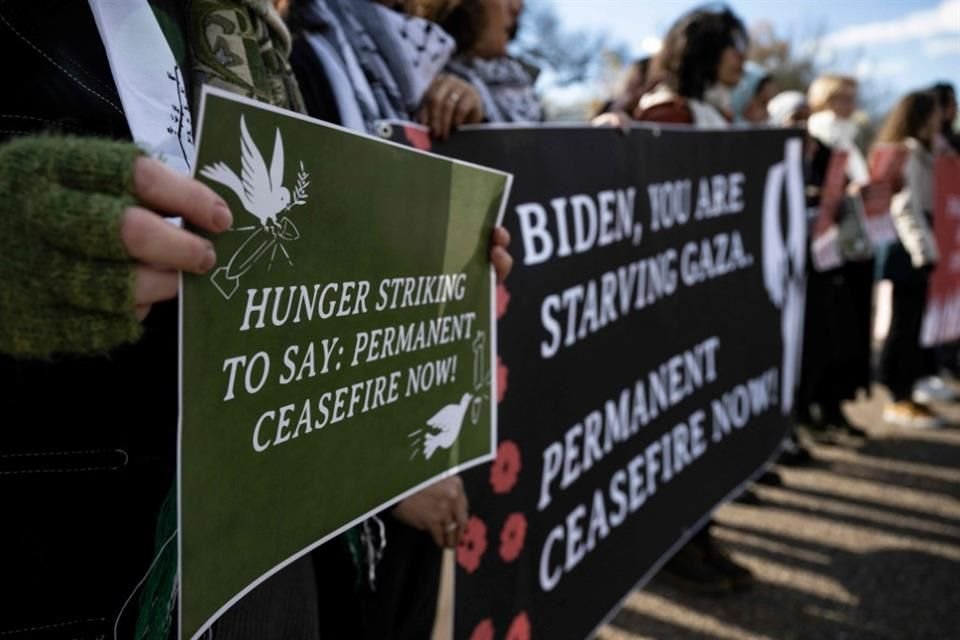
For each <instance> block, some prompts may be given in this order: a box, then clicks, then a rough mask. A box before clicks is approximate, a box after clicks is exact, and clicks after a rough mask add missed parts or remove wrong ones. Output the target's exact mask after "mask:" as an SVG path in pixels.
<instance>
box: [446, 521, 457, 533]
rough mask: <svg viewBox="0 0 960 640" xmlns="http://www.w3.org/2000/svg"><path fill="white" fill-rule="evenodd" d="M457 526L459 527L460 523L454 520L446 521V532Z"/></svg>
mask: <svg viewBox="0 0 960 640" xmlns="http://www.w3.org/2000/svg"><path fill="white" fill-rule="evenodd" d="M459 527H460V525H458V524H457V523H456V521H454V522H448V523H447V526H446V527H445V529H446V531H447V533H453V532H454V531H456V530H457V529H458V528H459Z"/></svg>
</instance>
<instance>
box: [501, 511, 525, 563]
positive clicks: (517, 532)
mask: <svg viewBox="0 0 960 640" xmlns="http://www.w3.org/2000/svg"><path fill="white" fill-rule="evenodd" d="M526 540H527V518H526V516H524V515H523V514H522V513H511V514H510V515H509V516H507V520H506V522H504V523H503V529H501V530H500V557H501V558H502V559H503V561H504V562H513V561H514V560H516V559H517V557H518V556H519V555H520V552H521V551H523V543H524V542H526Z"/></svg>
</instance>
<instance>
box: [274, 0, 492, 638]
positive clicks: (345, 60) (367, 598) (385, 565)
mask: <svg viewBox="0 0 960 640" xmlns="http://www.w3.org/2000/svg"><path fill="white" fill-rule="evenodd" d="M448 4H449V5H453V4H454V3H445V2H437V1H429V0H421V1H415V2H406V3H386V2H384V3H374V2H369V1H368V0H360V1H359V2H355V1H354V0H295V1H294V2H293V3H292V5H291V14H290V22H291V24H292V25H293V30H294V33H295V34H296V37H295V41H294V45H293V56H292V63H293V66H294V70H295V73H296V75H297V77H298V79H299V81H300V84H301V86H302V87H303V88H304V94H305V102H306V104H307V112H308V113H309V114H310V115H312V116H314V117H317V118H320V119H323V120H327V121H330V122H334V123H336V124H341V125H344V126H348V127H350V128H353V129H357V130H360V131H366V132H367V133H372V134H374V133H377V129H378V123H379V121H381V120H386V119H399V120H410V121H413V120H418V121H419V122H421V123H423V124H428V125H429V126H430V130H431V133H432V134H433V135H434V136H435V137H440V138H443V137H446V136H447V135H449V134H450V132H451V131H452V130H453V129H455V128H456V127H457V126H459V125H461V124H465V123H468V122H478V121H480V120H481V119H482V118H483V116H484V113H485V110H484V104H483V102H482V101H481V98H480V95H479V94H478V92H477V90H476V89H474V88H473V87H472V86H471V85H470V84H468V83H466V82H465V81H464V80H461V79H460V78H458V77H456V76H454V75H452V74H449V73H446V72H444V71H443V68H444V66H445V64H446V63H447V61H448V60H449V58H450V56H451V55H452V54H453V52H454V47H455V43H454V40H453V38H452V37H451V36H450V35H449V34H447V33H446V31H444V30H443V29H442V28H441V27H440V26H439V25H438V24H437V23H436V22H435V20H436V19H438V18H439V17H440V16H441V15H449V14H450V6H448ZM497 4H499V6H500V9H501V10H502V11H501V15H500V17H501V18H502V19H501V20H500V22H499V25H498V26H499V27H500V29H499V32H500V36H499V41H501V42H502V46H501V45H494V46H490V48H491V49H495V50H496V51H505V43H506V37H507V20H506V15H507V14H506V7H505V5H503V4H502V2H501V0H497ZM487 38H488V40H489V39H491V38H492V39H494V40H496V37H495V36H487ZM481 48H482V47H481ZM495 233H496V234H497V237H498V239H500V238H501V234H502V236H503V238H504V241H503V245H502V246H498V247H497V248H496V249H495V251H497V252H498V256H497V258H498V261H499V260H502V259H505V260H507V261H508V262H509V260H510V258H509V255H508V254H506V251H505V247H506V243H507V242H509V237H508V236H507V235H506V231H505V230H504V229H502V228H499V229H497V230H496V232H495ZM501 252H502V253H501ZM498 275H503V276H504V277H505V273H502V272H501V273H499V274H498ZM467 509H468V503H467V496H466V494H465V492H464V488H463V483H462V481H461V480H460V478H459V477H454V478H448V479H445V480H442V481H440V482H437V483H435V484H433V485H431V486H430V487H428V488H426V489H424V490H422V491H420V492H418V493H416V494H414V495H413V496H411V497H409V498H406V499H405V500H403V501H401V502H400V503H399V504H398V505H397V506H396V507H395V508H393V509H392V510H390V511H389V512H388V513H384V514H381V516H378V517H376V518H373V519H371V520H369V521H368V522H367V523H365V524H364V525H363V526H362V528H361V531H360V532H359V533H360V536H361V538H362V544H360V545H356V541H355V540H350V539H348V538H342V539H339V540H335V541H332V542H331V543H328V544H327V545H324V546H323V547H320V548H319V549H317V550H316V551H315V552H314V553H313V558H314V561H315V564H316V566H317V573H318V578H319V581H318V589H319V591H320V599H321V601H322V602H324V603H326V606H327V607H328V609H327V611H328V614H327V615H325V616H324V617H323V620H322V621H321V631H322V633H323V635H325V636H327V637H331V638H340V637H361V638H371V639H374V638H375V639H377V640H389V639H391V638H396V639H406V638H409V639H414V638H423V637H429V634H430V630H431V628H432V626H433V621H434V616H435V610H436V603H437V595H438V590H439V580H440V566H441V560H442V549H443V548H444V547H448V548H452V547H455V546H456V545H457V543H458V542H459V539H460V535H461V534H462V533H463V528H464V525H465V524H466V519H467ZM370 549H374V550H375V551H374V552H373V553H372V554H371V553H369V550H370ZM364 555H367V556H370V557H366V558H365V559H364V560H363V562H359V563H358V562H357V561H356V558H357V557H358V556H361V557H362V556H364ZM358 565H359V566H358ZM358 569H360V570H361V579H360V580H356V579H355V576H356V575H357V570H358Z"/></svg>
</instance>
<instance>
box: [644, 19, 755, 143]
mask: <svg viewBox="0 0 960 640" xmlns="http://www.w3.org/2000/svg"><path fill="white" fill-rule="evenodd" d="M747 43H748V39H747V30H746V28H745V27H744V26H743V22H742V21H741V20H740V18H738V17H737V16H736V14H734V13H733V12H732V11H731V10H730V9H728V8H725V7H724V8H700V9H695V10H693V11H691V12H690V13H688V14H687V15H685V16H683V17H682V18H680V20H678V21H677V23H676V24H674V25H673V27H671V29H670V31H669V32H668V33H667V36H666V38H665V39H664V42H663V48H662V49H661V50H660V53H659V54H658V55H657V57H656V58H655V59H654V62H653V70H652V74H651V77H652V83H651V86H652V90H651V91H650V92H648V93H647V94H646V95H644V96H643V97H642V98H641V99H640V104H639V105H638V106H637V109H636V110H635V111H634V117H635V118H636V119H637V120H648V121H652V122H669V123H677V124H693V125H696V126H698V127H725V126H727V125H728V124H729V123H730V120H731V113H730V92H731V90H732V89H733V88H734V87H736V86H737V84H738V83H739V82H740V78H741V77H742V76H743V63H744V60H745V58H746V54H747Z"/></svg>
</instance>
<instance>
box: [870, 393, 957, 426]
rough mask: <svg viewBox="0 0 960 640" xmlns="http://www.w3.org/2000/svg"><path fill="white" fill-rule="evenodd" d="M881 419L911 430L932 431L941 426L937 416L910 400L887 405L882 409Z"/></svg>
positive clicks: (941, 423) (941, 422)
mask: <svg viewBox="0 0 960 640" xmlns="http://www.w3.org/2000/svg"><path fill="white" fill-rule="evenodd" d="M883 419H884V420H885V421H886V422H889V423H891V424H895V425H897V426H900V427H909V428H912V429H933V428H936V427H940V426H942V425H943V421H942V420H941V419H940V417H939V416H937V415H935V414H934V413H933V412H932V411H930V409H928V408H926V407H925V406H923V405H922V404H917V403H916V402H913V401H912V400H901V401H900V402H893V403H891V404H888V405H887V406H886V407H885V408H884V409H883Z"/></svg>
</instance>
